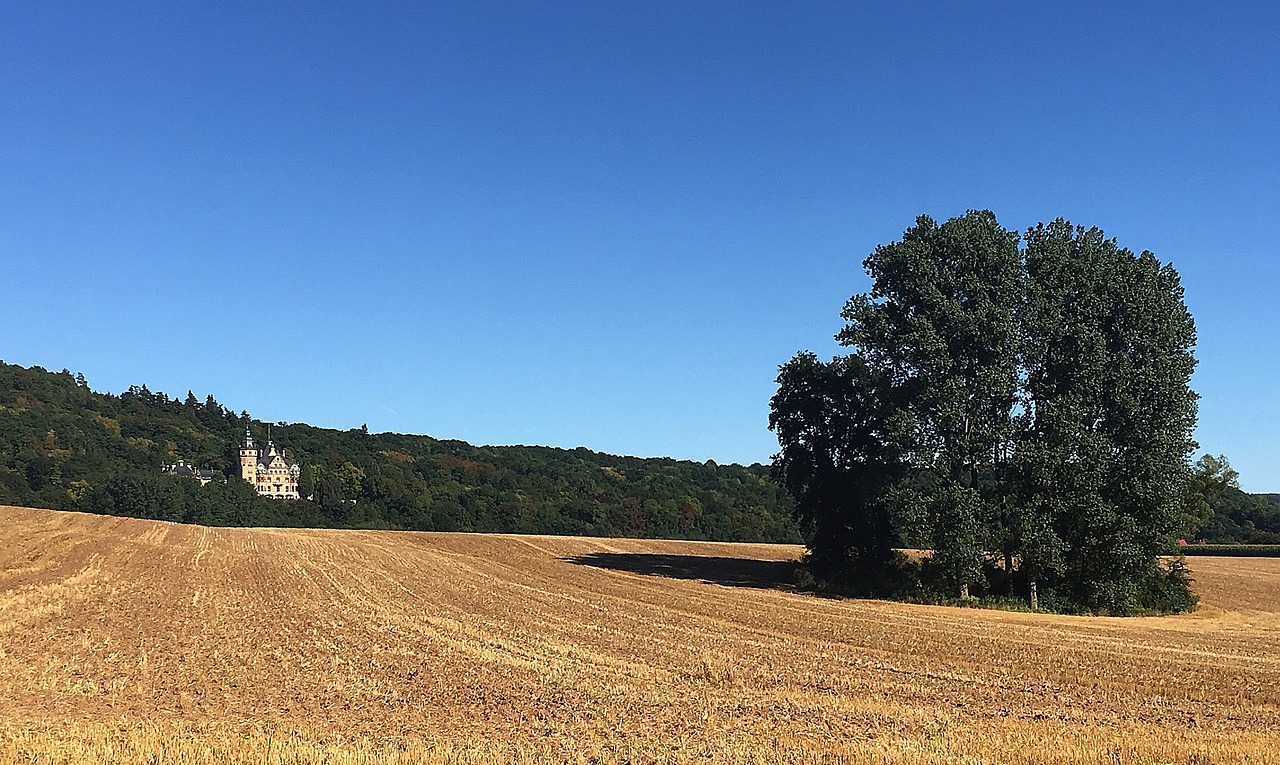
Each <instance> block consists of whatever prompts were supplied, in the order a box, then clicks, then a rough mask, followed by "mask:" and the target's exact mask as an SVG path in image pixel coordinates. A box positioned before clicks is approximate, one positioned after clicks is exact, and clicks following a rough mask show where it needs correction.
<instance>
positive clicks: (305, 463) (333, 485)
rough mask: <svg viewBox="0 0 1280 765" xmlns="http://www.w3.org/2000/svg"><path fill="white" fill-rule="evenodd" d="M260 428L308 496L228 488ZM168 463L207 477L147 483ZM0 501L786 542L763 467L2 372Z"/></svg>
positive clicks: (286, 519)
mask: <svg viewBox="0 0 1280 765" xmlns="http://www.w3.org/2000/svg"><path fill="white" fill-rule="evenodd" d="M268 427H270V429H271V438H273V439H274V441H275V443H276V444H277V445H278V446H279V447H281V448H283V449H285V450H286V451H287V452H288V454H289V456H290V457H291V458H292V459H294V460H295V461H297V462H298V463H299V464H300V465H301V466H302V474H301V476H300V480H299V490H300V494H301V495H302V496H303V497H309V498H310V499H309V500H300V501H288V500H271V499H266V498H262V497H259V496H258V495H257V494H256V493H255V492H254V490H253V488H252V487H250V486H249V485H248V484H247V483H245V482H243V481H241V480H239V479H238V478H235V477H230V476H234V475H235V474H236V471H237V470H238V466H239V451H238V449H239V443H240V438H241V436H242V434H243V433H244V430H245V428H248V429H249V430H250V432H251V433H252V434H253V437H254V440H255V442H257V443H262V444H264V443H266V441H267V437H268ZM178 460H184V461H185V462H186V463H187V464H188V465H192V466H194V467H197V468H206V469H214V470H216V471H218V473H219V474H220V475H219V478H217V479H215V480H214V481H212V482H210V483H209V484H208V485H206V486H201V485H200V484H199V483H198V482H197V481H196V480H194V479H191V478H180V477H174V476H168V475H162V474H161V467H162V466H163V465H167V464H172V463H175V462H177V461H178ZM0 504H12V505H24V506H32V507H47V508H53V509H62V510H80V511H86V512H92V513H99V514H108V515H126V516H132V517H139V518H152V519H159V520H168V521H179V522H187V523H199V524H205V525H226V526H294V527H321V528H325V527H328V528H368V529H406V530H435V531H477V532H512V533H525V534H567V535H586V536H626V537H651V538H681V539H697V540H713V541H746V542H799V541H800V539H801V536H800V531H799V528H798V526H797V525H796V522H795V521H794V520H793V518H792V513H791V507H792V505H791V500H790V498H789V497H788V495H787V493H786V491H785V490H784V489H783V488H782V487H781V486H779V485H777V484H776V483H775V482H773V481H772V480H771V479H770V474H769V467H768V466H765V465H751V466H746V467H744V466H740V465H717V464H715V463H714V462H712V461H707V462H705V463H696V462H688V461H678V460H674V459H665V458H637V457H624V456H614V455H609V454H602V453H598V452H593V451H590V450H588V449H585V448H577V449H557V448H549V447H540V446H472V445H470V444H468V443H465V442H462V441H453V440H439V439H435V438H431V437H428V436H419V435H401V434H396V433H370V432H368V429H367V428H364V427H361V428H356V429H352V430H345V431H344V430H332V429H325V428H317V427H312V426H310V425H305V424H300V423H283V422H280V423H267V422H264V421H261V420H257V419H253V418H251V417H250V416H249V415H248V413H245V412H241V413H239V414H237V413H235V412H233V411H231V410H229V409H228V408H226V407H225V406H223V405H222V404H220V403H219V402H218V401H217V400H216V399H215V398H214V397H213V396H212V395H210V396H208V397H207V398H205V399H204V400H200V399H198V398H197V397H196V396H195V395H194V394H192V393H190V392H188V393H187V395H186V396H185V397H184V398H176V397H170V396H169V395H167V394H165V393H161V392H153V391H151V390H150V389H149V388H148V387H147V386H146V385H141V386H134V387H132V388H130V389H128V390H127V391H125V392H124V393H122V394H120V395H112V394H107V393H99V392H95V391H93V390H91V389H90V387H89V384H88V381H87V380H86V379H85V378H84V376H83V375H81V374H72V373H71V372H69V371H67V370H63V371H62V372H49V371H47V370H45V369H42V368H41V367H31V368H24V367H21V366H16V365H11V364H5V363H3V362H0Z"/></svg>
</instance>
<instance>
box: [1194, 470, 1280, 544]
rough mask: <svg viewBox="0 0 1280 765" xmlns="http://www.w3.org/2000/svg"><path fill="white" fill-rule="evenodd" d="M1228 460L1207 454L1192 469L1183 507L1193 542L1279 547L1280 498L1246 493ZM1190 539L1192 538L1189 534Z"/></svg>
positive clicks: (1273, 495)
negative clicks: (1191, 526) (1189, 518)
mask: <svg viewBox="0 0 1280 765" xmlns="http://www.w3.org/2000/svg"><path fill="white" fill-rule="evenodd" d="M1239 477H1240V476H1239V474H1238V473H1236V471H1235V470H1233V469H1232V468H1231V465H1230V463H1228V462H1227V458H1226V457H1224V456H1222V455H1218V456H1216V457H1215V456H1213V455H1210V454H1206V455H1204V456H1203V457H1201V458H1200V459H1199V460H1198V461H1196V464H1195V465H1193V466H1192V471H1191V485H1190V486H1189V488H1188V491H1187V494H1186V496H1187V499H1186V506H1187V508H1188V510H1187V512H1188V514H1189V515H1191V516H1193V517H1194V520H1195V523H1194V526H1195V528H1196V531H1195V534H1194V536H1193V538H1194V539H1198V540H1203V541H1207V542H1216V543H1222V544H1261V545H1266V544H1280V504H1278V501H1280V497H1277V495H1275V494H1261V495H1259V494H1246V493H1245V492H1243V491H1241V490H1240V483H1239ZM1188 537H1192V535H1190V534H1189V535H1188Z"/></svg>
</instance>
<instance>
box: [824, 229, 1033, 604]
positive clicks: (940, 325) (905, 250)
mask: <svg viewBox="0 0 1280 765" xmlns="http://www.w3.org/2000/svg"><path fill="white" fill-rule="evenodd" d="M864 266H865V267H866V269H867V272H868V273H869V274H870V276H871V277H872V279H873V280H874V283H873V286H872V289H871V292H870V294H867V295H857V296H855V297H853V298H852V299H850V300H849V302H848V304H847V305H846V306H845V309H844V312H843V313H842V314H841V316H842V318H843V319H844V320H845V322H846V325H845V327H844V329H843V330H841V332H840V333H839V335H837V340H838V341H839V342H840V343H841V344H842V345H845V346H848V347H851V348H853V352H854V354H856V355H858V356H860V357H862V358H865V359H866V360H867V363H868V364H870V365H872V367H873V368H875V369H876V370H878V371H880V373H881V374H883V375H884V376H886V377H887V378H888V379H889V380H890V382H891V383H892V385H893V387H894V388H895V389H896V390H895V393H894V395H893V397H894V398H895V399H896V400H899V401H901V402H902V405H903V407H904V408H905V409H906V411H907V412H909V413H910V415H911V419H912V422H913V424H914V426H915V428H914V432H913V433H912V434H911V436H912V437H911V440H910V443H909V447H910V448H909V450H908V454H909V456H910V458H911V459H912V460H913V461H914V463H915V465H914V466H915V467H916V468H917V469H924V470H930V471H932V472H933V474H934V477H935V480H934V481H933V483H932V488H931V490H930V491H929V492H927V493H926V494H925V495H924V496H923V497H922V500H923V501H924V502H925V503H926V504H927V506H928V512H927V513H926V515H925V517H926V518H928V519H930V521H931V524H930V526H931V528H930V531H931V534H930V537H931V541H932V544H933V549H934V556H935V562H937V563H938V564H939V566H940V568H941V570H942V572H943V574H944V576H945V577H946V578H947V579H948V580H950V581H951V583H952V585H953V586H954V587H955V588H956V590H957V592H958V593H959V595H960V596H961V597H965V596H968V594H969V588H970V586H971V585H974V584H978V583H979V580H980V579H981V578H982V562H983V554H984V551H985V550H986V549H990V547H991V545H993V544H995V545H997V546H998V545H999V543H1000V540H996V539H992V538H991V536H992V535H991V533H990V532H991V530H992V528H993V527H996V528H998V526H999V523H998V520H999V516H1000V514H1001V512H1002V507H1003V505H1004V501H1003V497H1002V494H1003V491H1004V485H1003V482H1002V481H1001V480H998V479H1000V478H1002V477H1003V458H1004V456H1005V455H1006V454H1007V452H1008V443H1009V439H1010V437H1011V435H1012V424H1013V407H1014V402H1015V396H1016V393H1017V382H1018V373H1017V356H1018V353H1017V342H1018V330H1017V323H1016V316H1017V306H1018V300H1019V298H1020V295H1021V291H1022V290H1021V279H1022V269H1021V259H1020V255H1019V252H1018V235H1017V234H1016V233H1014V232H1010V231H1007V230H1005V229H1004V228H1002V227H1001V226H1000V224H999V223H998V222H996V218H995V216H994V215H993V214H991V213H990V212H985V211H984V212H970V213H968V214H966V215H964V216H962V217H959V218H952V219H951V220H948V221H947V222H945V223H943V224H941V225H939V224H938V223H935V222H934V221H933V220H932V219H930V218H928V217H925V216H922V217H920V218H919V219H917V220H916V225H915V226H913V227H912V228H909V229H907V231H906V233H904V234H903V237H902V240H901V241H899V242H894V243H893V244H889V245H883V246H880V247H877V248H876V250H875V251H874V252H873V253H871V255H870V256H869V257H868V258H867V259H866V261H865V262H864Z"/></svg>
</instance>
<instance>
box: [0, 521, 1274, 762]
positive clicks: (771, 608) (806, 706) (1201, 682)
mask: <svg viewBox="0 0 1280 765" xmlns="http://www.w3.org/2000/svg"><path fill="white" fill-rule="evenodd" d="M798 552H799V551H798V550H797V549H796V548H787V547H777V546H766V545H717V544H703V543H683V542H651V541H634V540H599V539H580V538H555V537H513V536H482V535H466V534H428V533H390V532H352V531H284V530H271V529H257V530H248V529H204V528H199V527H191V526H176V525H170V524H163V523H155V522H148V521H138V520H130V519H121V518H106V517H96V516H87V515H77V514H69V513H53V512H49V511H42V510H27V509H19V508H0V763H9V762H21V763H28V762H30V763H37V762H38V763H72V762H111V763H128V764H131V765H132V764H134V763H210V764H212V763H311V762H324V763H334V764H335V765H339V764H345V763H375V762H376V763H410V762H415V763H416V762H457V763H473V762H474V763H481V762H483V763H489V762H584V763H586V762H623V761H630V762H673V763H674V762H690V761H704V762H725V763H757V762H758V763H774V762H780V763H818V762H822V763H837V762H848V763H904V764H905V763H988V762H989V763H1057V762H1096V763H1149V762H1168V763H1208V762H1255V763H1267V762H1280V560H1277V559H1244V558H1239V559H1227V558H1196V559H1192V560H1191V561H1190V565H1191V566H1192V569H1193V571H1194V574H1195V576H1196V579H1197V590H1198V591H1199V592H1200V593H1201V596H1202V601H1201V602H1202V607H1201V609H1200V611H1198V612H1196V613H1195V614H1190V615H1184V616H1177V617H1166V618H1151V619H1129V620H1122V619H1105V618H1078V617H1056V616H1045V615H1037V614H1020V613H1007V612H998V611H982V610H961V609H951V608H938V607H926V606H911V605H903V604H895V603H885V602H876V601H836V600H824V599H820V598H815V597H811V596H806V595H799V594H795V593H792V592H788V591H786V589H785V587H777V586H770V585H771V582H773V581H774V580H775V579H776V577H777V575H778V574H779V573H780V572H781V571H783V570H784V567H783V566H781V565H779V564H770V563H767V562H759V561H779V560H786V559H788V558H791V557H794V556H795V555H796V554H797V553H798ZM738 559H746V560H745V561H744V560H738ZM752 561H757V562H752ZM586 563H591V564H595V565H584V564H586ZM653 574H664V575H663V576H655V575H653ZM704 580H709V581H704ZM717 582H718V583H717Z"/></svg>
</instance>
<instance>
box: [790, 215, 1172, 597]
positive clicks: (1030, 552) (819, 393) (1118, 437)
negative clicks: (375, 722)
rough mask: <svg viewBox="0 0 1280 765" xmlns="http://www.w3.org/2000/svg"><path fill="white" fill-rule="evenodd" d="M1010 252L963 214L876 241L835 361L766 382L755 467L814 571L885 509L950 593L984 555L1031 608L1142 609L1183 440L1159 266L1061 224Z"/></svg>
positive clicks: (851, 552)
mask: <svg viewBox="0 0 1280 765" xmlns="http://www.w3.org/2000/svg"><path fill="white" fill-rule="evenodd" d="M1026 242H1027V245H1026V248H1025V250H1023V249H1020V248H1019V237H1018V235H1017V234H1016V233H1015V232H1011V231H1008V230H1006V229H1004V228H1002V227H1001V226H1000V225H999V224H998V223H997V221H996V219H995V216H994V215H992V214H991V213H990V212H970V213H967V214H966V215H964V216H961V217H959V218H953V219H951V220H948V221H946V222H945V223H942V224H938V223H936V222H934V221H933V220H931V219H929V218H927V217H921V218H919V219H918V220H917V221H916V225H915V226H913V227H912V228H910V229H908V230H907V231H906V232H905V233H904V235H903V238H902V240H901V241H898V242H894V243H892V244H889V245H884V246H881V247H877V248H876V250H875V251H874V252H873V253H872V254H871V255H870V256H869V257H868V258H867V259H866V261H865V262H864V265H865V267H866V269H867V271H868V273H869V274H870V276H871V277H872V280H873V286H872V289H871V291H870V292H869V293H868V294H864V295H856V296H854V297H853V298H851V299H850V300H849V302H848V304H847V305H846V306H845V309H844V312H843V313H842V318H843V319H844V320H845V322H846V325H845V327H844V329H843V330H842V331H841V332H840V333H839V334H838V335H837V340H838V341H839V342H841V343H842V344H843V345H845V346H847V347H849V348H850V349H851V350H850V353H849V354H848V355H846V356H843V357H838V358H837V359H834V360H833V361H831V362H829V363H824V362H820V361H818V360H817V359H816V358H815V357H813V356H812V354H801V355H800V356H797V357H796V358H795V359H793V360H792V361H791V362H790V363H789V364H787V365H785V366H784V367H783V368H782V374H781V375H780V376H779V380H778V381H779V393H778V395H777V396H775V398H774V402H773V418H772V419H771V426H772V427H774V428H775V429H776V430H777V431H778V434H779V443H780V445H781V450H780V452H779V455H778V458H777V461H776V464H775V467H776V469H777V470H778V472H779V474H780V475H781V476H782V477H783V478H784V479H785V481H786V483H787V486H788V488H790V489H791V491H792V492H793V494H795V495H796V498H797V500H798V502H797V508H798V510H799V512H801V513H802V515H803V517H804V518H805V520H807V521H808V522H809V524H810V527H811V528H812V529H813V532H814V541H813V542H811V548H812V550H813V554H814V556H816V557H819V558H821V559H822V560H823V561H824V565H826V566H827V567H828V568H832V567H834V566H836V562H835V560H834V559H836V558H839V557H840V556H841V555H844V556H845V557H846V558H847V559H850V560H853V559H857V560H859V561H860V562H859V565H862V563H861V561H865V560H868V559H871V558H874V557H875V556H873V555H871V554H869V553H868V552H867V551H866V550H864V549H861V548H857V547H856V546H851V545H850V544H849V543H848V536H849V535H850V534H851V533H852V532H851V529H855V528H860V527H859V526H858V524H855V523H853V519H861V523H862V524H863V526H865V525H866V523H867V522H868V521H870V520H874V521H876V522H877V523H880V522H882V521H881V520H879V519H881V518H882V517H883V516H884V514H885V513H886V511H885V510H884V509H883V508H885V507H889V506H891V505H892V506H895V507H897V508H899V509H902V508H904V507H905V508H906V509H907V510H908V512H906V513H904V514H902V517H909V518H912V519H914V520H915V522H916V524H917V526H918V528H916V529H914V530H913V531H914V536H916V538H920V539H924V540H927V541H928V543H929V544H930V545H931V546H932V547H933V564H934V566H935V567H936V569H937V570H938V571H939V572H940V574H941V576H942V578H943V580H944V581H946V582H947V583H949V585H950V587H951V588H952V591H953V592H955V593H958V594H959V595H960V596H961V597H964V596H967V595H968V594H970V590H971V587H972V586H974V585H976V586H978V587H984V586H985V585H986V581H985V575H984V564H985V563H987V562H988V561H991V560H998V559H1003V560H1002V562H1003V567H1004V568H1005V578H1006V580H1007V581H1010V582H1012V581H1014V579H1015V575H1016V577H1018V578H1019V579H1020V581H1023V582H1024V584H1025V586H1026V587H1027V589H1028V594H1029V595H1030V597H1031V600H1032V604H1033V606H1034V605H1036V604H1037V603H1036V598H1037V592H1038V589H1039V586H1040V584H1041V583H1042V582H1043V583H1048V584H1050V585H1052V586H1053V587H1054V588H1055V593H1056V594H1057V597H1058V598H1059V600H1061V601H1062V602H1063V603H1065V604H1066V605H1069V606H1072V607H1082V608H1088V609H1092V610H1106V611H1110V612H1117V613H1118V612H1127V611H1132V610H1133V609H1135V608H1138V607H1143V606H1149V605H1150V602H1151V601H1152V599H1153V597H1154V596H1151V595H1150V593H1151V591H1153V588H1154V589H1159V586H1160V585H1161V584H1162V582H1163V580H1160V575H1161V572H1160V571H1159V570H1158V567H1157V560H1158V556H1159V555H1160V554H1161V553H1163V552H1166V551H1168V550H1169V549H1170V545H1171V543H1172V541H1173V539H1174V537H1175V535H1176V534H1177V533H1178V532H1179V531H1181V530H1182V528H1184V526H1185V520H1186V518H1185V508H1186V501H1185V497H1186V492H1185V481H1186V479H1187V475H1188V471H1187V457H1188V455H1189V453H1190V450H1191V448H1192V447H1193V446H1194V444H1193V442H1192V441H1191V438H1190V433H1191V429H1192V428H1193V426H1194V424H1195V411H1196V407H1195V401H1196V397H1195V394H1194V393H1193V392H1192V391H1191V390H1190V388H1189V387H1188V383H1189V379H1190V375H1191V372H1192V370H1193V369H1194V366H1195V361H1194V358H1193V356H1192V353H1191V350H1192V347H1193V346H1194V343H1195V327H1194V324H1193V322H1192V321H1191V316H1190V314H1189V312H1188V311H1187V309H1186V306H1185V305H1184V303H1183V299H1182V298H1183V295H1182V288H1181V286H1180V284H1179V281H1178V276H1177V273H1176V272H1175V271H1174V270H1173V268H1172V267H1171V266H1168V265H1165V264H1162V263H1161V262H1160V261H1159V260H1157V259H1156V258H1155V257H1154V256H1153V255H1151V254H1150V253H1146V252H1144V253H1142V254H1141V255H1134V254H1133V253H1132V252H1130V251H1128V250H1124V249H1122V248H1120V247H1118V246H1117V245H1116V243H1115V242H1114V241H1113V240H1108V239H1106V238H1105V237H1104V236H1103V235H1102V232H1100V231H1098V230H1097V229H1089V230H1085V229H1078V228H1074V227H1072V226H1071V225H1070V224H1068V223H1067V222H1065V221H1062V220H1057V221H1054V222H1053V223H1050V224H1047V225H1040V226H1036V227H1035V228H1032V229H1031V230H1029V231H1028V232H1027V236H1026ZM853 436H856V438H853V441H852V442H853V443H856V444H858V448H850V446H849V444H850V443H851V441H850V439H851V438H852V437H853ZM851 455H852V456H851ZM891 498H892V500H893V502H890V499H891ZM904 500H905V501H904ZM892 520H893V519H890V521H892ZM841 535H844V536H841ZM866 538H867V539H872V540H879V539H880V538H879V537H876V536H874V535H871V536H867V537H866ZM842 551H848V552H842ZM1015 569H1016V571H1015Z"/></svg>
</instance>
